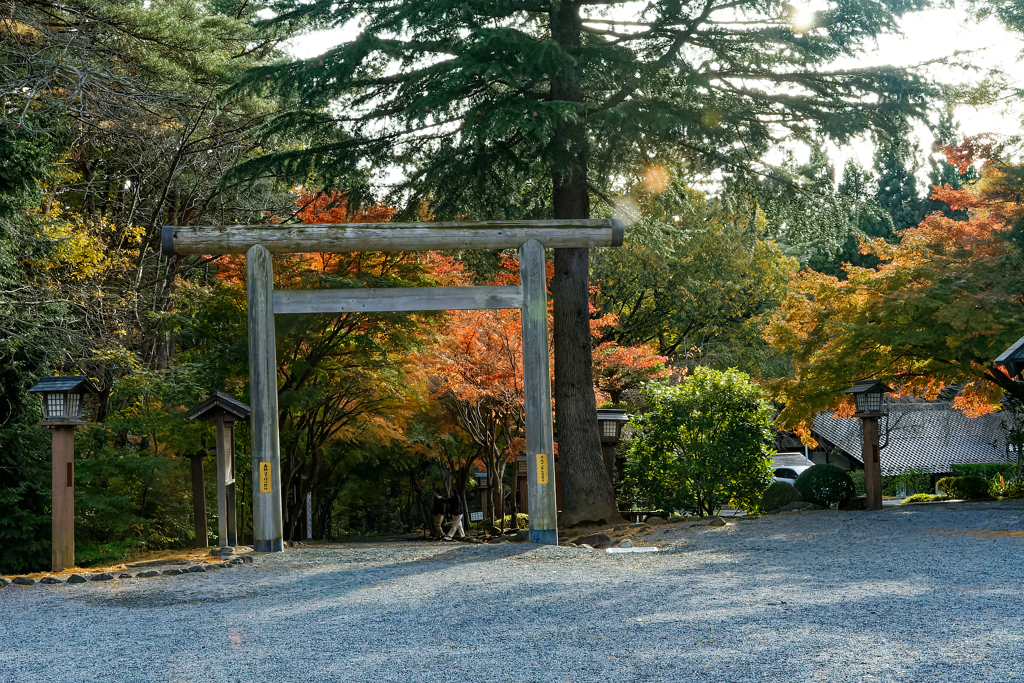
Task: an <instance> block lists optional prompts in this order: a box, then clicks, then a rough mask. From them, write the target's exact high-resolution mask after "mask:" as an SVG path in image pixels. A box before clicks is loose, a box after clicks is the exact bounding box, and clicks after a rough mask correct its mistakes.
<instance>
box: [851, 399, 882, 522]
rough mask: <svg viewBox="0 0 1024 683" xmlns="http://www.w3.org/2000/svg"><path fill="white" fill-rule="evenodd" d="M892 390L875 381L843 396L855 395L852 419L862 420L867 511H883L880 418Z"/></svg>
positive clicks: (862, 456)
mask: <svg viewBox="0 0 1024 683" xmlns="http://www.w3.org/2000/svg"><path fill="white" fill-rule="evenodd" d="M890 391H892V389H891V388H890V387H887V386H886V385H884V384H882V383H881V382H880V381H878V380H876V379H869V380H863V381H860V382H857V383H855V384H854V385H853V386H852V387H850V388H849V389H847V390H846V391H845V392H844V393H847V394H853V403H854V407H855V408H856V412H854V414H853V416H854V417H858V418H860V428H861V460H863V462H864V493H865V498H866V506H867V509H868V510H881V509H882V463H881V460H880V459H879V448H878V418H880V417H884V416H885V415H887V414H888V412H889V406H888V402H887V401H886V398H885V395H886V394H887V393H889V392H890Z"/></svg>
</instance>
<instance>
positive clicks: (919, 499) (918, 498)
mask: <svg viewBox="0 0 1024 683" xmlns="http://www.w3.org/2000/svg"><path fill="white" fill-rule="evenodd" d="M938 500H949V499H948V498H946V496H936V495H935V494H934V493H915V494H914V495H912V496H910V497H909V498H904V499H903V502H904V503H934V502H935V501H938Z"/></svg>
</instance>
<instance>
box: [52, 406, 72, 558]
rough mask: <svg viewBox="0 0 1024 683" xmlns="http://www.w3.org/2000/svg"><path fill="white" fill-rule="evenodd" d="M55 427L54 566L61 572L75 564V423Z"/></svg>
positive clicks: (53, 475) (53, 429) (53, 477)
mask: <svg viewBox="0 0 1024 683" xmlns="http://www.w3.org/2000/svg"><path fill="white" fill-rule="evenodd" d="M50 429H51V430H52V431H53V469H52V471H51V476H52V481H51V485H52V487H53V505H52V510H53V513H52V518H51V524H52V531H53V544H52V546H51V551H50V568H51V569H52V570H53V571H55V572H59V571H61V570H64V569H67V568H68V567H74V566H75V427H74V426H73V425H59V426H57V425H55V426H53V427H51V428H50Z"/></svg>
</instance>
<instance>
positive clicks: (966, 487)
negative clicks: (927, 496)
mask: <svg viewBox="0 0 1024 683" xmlns="http://www.w3.org/2000/svg"><path fill="white" fill-rule="evenodd" d="M988 487H989V483H988V482H987V481H985V480H984V479H982V478H981V477H978V476H974V475H968V476H966V477H943V478H942V479H939V480H938V481H937V482H935V488H936V489H937V490H938V492H939V493H942V494H945V495H947V496H949V497H950V498H959V499H961V500H974V499H977V498H988V497H989V495H988Z"/></svg>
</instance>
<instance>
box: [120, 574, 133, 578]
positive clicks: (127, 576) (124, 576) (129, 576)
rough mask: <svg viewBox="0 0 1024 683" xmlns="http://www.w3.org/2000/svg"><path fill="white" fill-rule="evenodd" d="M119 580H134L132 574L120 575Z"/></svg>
mask: <svg viewBox="0 0 1024 683" xmlns="http://www.w3.org/2000/svg"><path fill="white" fill-rule="evenodd" d="M117 578H119V579H130V578H132V575H131V574H118V575H117Z"/></svg>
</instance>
